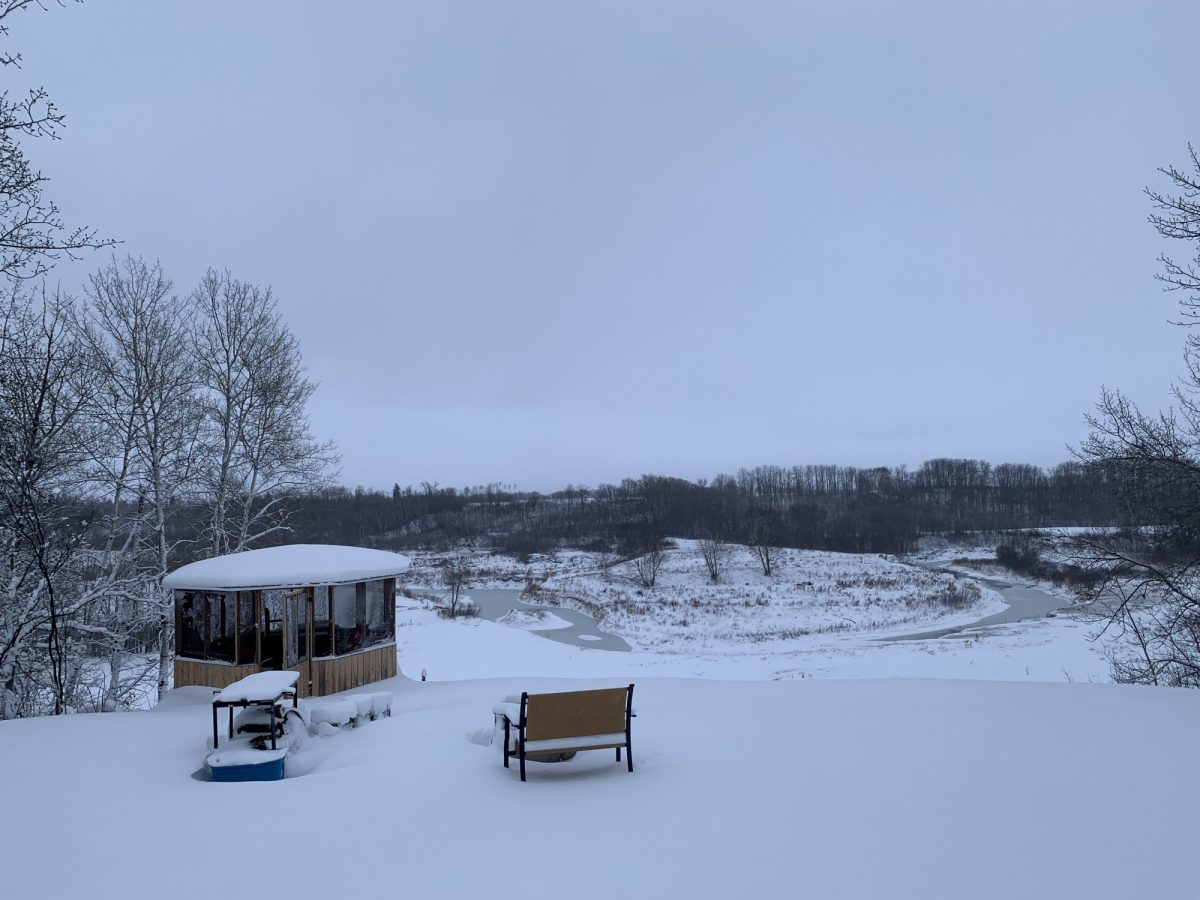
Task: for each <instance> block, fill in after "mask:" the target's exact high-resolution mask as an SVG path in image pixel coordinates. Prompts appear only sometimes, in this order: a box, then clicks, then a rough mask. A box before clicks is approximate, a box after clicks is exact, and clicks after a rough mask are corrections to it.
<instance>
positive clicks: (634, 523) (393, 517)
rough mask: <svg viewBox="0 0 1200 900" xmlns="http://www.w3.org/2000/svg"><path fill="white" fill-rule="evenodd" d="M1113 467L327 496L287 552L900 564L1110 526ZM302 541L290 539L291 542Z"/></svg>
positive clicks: (819, 469)
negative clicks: (771, 552)
mask: <svg viewBox="0 0 1200 900" xmlns="http://www.w3.org/2000/svg"><path fill="white" fill-rule="evenodd" d="M1110 473H1111V468H1110V467H1106V466H1103V465H1091V464H1085V463H1079V462H1065V463H1062V464H1060V465H1058V466H1055V467H1053V468H1051V469H1043V468H1040V467H1038V466H1032V465H1024V464H1003V465H991V464H989V463H987V462H983V461H981V460H974V459H933V460H929V461H927V462H925V463H923V464H922V465H921V466H920V467H919V468H917V469H915V470H912V471H910V470H908V469H907V468H905V467H899V468H855V467H848V466H834V465H808V466H794V467H791V468H785V467H780V466H759V467H756V468H752V469H742V470H740V471H738V472H737V473H736V474H735V475H719V476H717V477H716V478H714V479H712V480H711V481H707V480H704V481H687V480H685V479H681V478H671V477H665V476H659V475H644V476H642V477H641V478H629V479H625V480H623V481H622V482H621V483H620V484H615V485H614V484H602V485H600V486H598V487H594V488H591V487H582V486H576V485H568V486H567V487H566V488H564V489H563V490H561V491H555V492H552V493H549V494H540V493H537V492H528V491H518V490H516V489H515V488H513V487H511V486H503V485H498V484H494V485H486V486H480V487H468V488H463V489H461V490H459V489H455V488H444V487H440V486H438V485H436V484H429V483H425V484H423V485H421V487H419V488H412V487H403V488H402V487H400V486H399V485H395V486H394V487H393V488H392V490H391V491H390V492H386V491H372V490H364V489H362V488H359V489H357V490H354V491H351V490H347V489H345V488H328V489H326V490H323V491H320V492H319V493H316V494H313V495H311V496H309V497H308V498H306V499H305V500H304V501H303V503H302V504H301V508H300V509H299V510H298V512H297V515H296V517H295V519H294V521H293V525H294V527H295V529H296V531H295V534H294V535H293V539H304V540H311V541H319V542H332V543H355V544H373V545H378V546H385V547H392V548H396V549H403V548H433V549H437V548H448V547H451V546H455V545H459V544H463V543H481V542H483V543H487V544H489V545H491V546H494V547H496V548H497V549H500V550H502V551H508V552H512V553H515V554H518V555H522V554H528V553H533V552H544V551H547V550H551V549H554V548H555V547H558V546H573V547H583V548H592V549H597V550H604V551H613V552H618V553H624V554H627V555H633V554H635V553H638V552H643V551H644V550H645V549H647V548H649V547H652V546H654V545H655V542H656V541H658V540H661V539H662V538H664V537H667V536H673V537H693V538H716V539H718V540H722V541H736V542H740V543H745V544H749V545H751V546H752V547H770V546H782V547H798V548H807V549H823V550H840V551H846V552H876V553H903V552H907V551H909V550H911V549H913V547H914V546H915V544H916V542H917V540H918V539H919V538H920V537H921V536H922V535H925V534H932V533H951V534H953V533H964V532H968V531H1000V530H1007V529H1019V528H1032V527H1043V526H1054V525H1110V524H1117V523H1118V522H1119V521H1120V510H1119V508H1118V503H1117V485H1116V484H1115V483H1114V480H1113V478H1112V476H1111V474H1110ZM297 536H298V537H297Z"/></svg>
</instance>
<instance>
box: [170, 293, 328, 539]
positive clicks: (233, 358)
mask: <svg viewBox="0 0 1200 900" xmlns="http://www.w3.org/2000/svg"><path fill="white" fill-rule="evenodd" d="M192 300H193V303H194V305H195V307H196V309H197V314H198V317H199V322H198V327H197V336H196V357H197V362H198V365H199V377H200V381H201V386H202V404H203V416H204V431H203V443H204V453H205V459H204V462H203V466H202V467H201V470H200V483H201V484H202V486H203V489H204V492H205V496H204V499H203V507H204V509H205V518H206V523H205V527H204V535H203V541H202V543H203V544H204V545H205V546H206V548H207V550H208V551H209V552H210V553H212V554H214V555H217V554H221V553H230V552H236V551H239V550H244V549H246V548H248V547H250V546H253V545H254V544H256V543H260V542H262V541H264V540H267V539H270V538H272V537H275V536H277V535H279V534H280V533H282V532H286V531H287V530H288V528H289V526H288V517H289V515H290V514H291V512H292V511H293V508H294V506H293V502H294V499H295V498H296V496H297V495H300V494H304V493H308V492H311V491H313V490H316V489H318V488H320V487H323V486H325V485H326V484H328V483H329V478H330V475H331V469H332V467H333V466H335V465H336V463H337V460H338V457H337V453H336V451H335V449H334V447H333V445H332V444H318V443H317V442H316V441H315V440H314V438H313V436H312V433H311V431H310V429H309V423H308V412H307V409H306V407H307V403H308V400H309V398H310V397H311V396H312V394H313V391H314V390H315V389H316V385H315V384H313V383H312V382H311V381H309V380H308V378H307V376H306V374H305V371H304V366H303V363H302V361H301V358H300V346H299V342H298V341H297V340H296V338H295V336H294V335H293V334H292V333H291V331H289V330H288V327H287V325H285V324H284V322H283V320H282V318H281V317H280V315H279V311H278V307H277V304H276V301H275V298H274V296H273V295H272V293H271V290H270V288H262V287H259V286H258V285H254V284H250V283H248V282H245V281H240V280H238V279H236V278H234V277H233V276H232V275H231V274H230V273H229V272H228V271H225V272H217V271H215V270H211V269H210V270H209V271H208V272H207V273H206V274H205V275H204V278H203V279H202V280H201V282H200V285H199V287H198V288H197V289H196V290H195V292H194V293H193V294H192Z"/></svg>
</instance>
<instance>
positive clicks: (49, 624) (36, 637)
mask: <svg viewBox="0 0 1200 900" xmlns="http://www.w3.org/2000/svg"><path fill="white" fill-rule="evenodd" d="M71 306H72V304H71V301H70V300H69V299H68V298H65V297H62V296H59V295H53V296H47V295H46V294H45V293H43V294H42V295H41V296H40V298H39V297H36V296H34V295H33V294H29V293H25V292H23V291H22V290H21V289H20V288H19V287H17V286H14V287H13V289H12V294H11V296H10V297H9V300H8V302H7V303H6V305H5V309H4V313H3V328H2V330H0V503H2V507H0V551H2V552H3V561H4V568H5V572H4V579H3V584H4V588H3V595H2V596H0V718H8V717H11V716H15V715H22V714H29V713H37V712H41V708H40V706H41V702H42V698H44V697H48V698H49V700H50V707H51V709H50V711H52V712H54V713H56V714H58V713H62V712H65V711H67V709H69V708H70V706H71V699H72V694H73V689H74V685H75V684H76V682H77V676H78V674H79V669H78V666H76V665H75V664H74V663H75V657H74V655H73V654H72V653H71V650H70V646H69V644H70V641H71V632H70V629H69V624H70V622H71V621H72V620H73V618H74V616H75V615H76V614H77V613H78V611H79V609H80V608H81V606H82V605H84V604H85V603H86V602H87V601H86V598H85V599H84V600H83V601H80V600H79V599H78V598H77V597H76V596H75V588H76V585H77V582H78V567H79V563H80V555H79V548H80V545H81V543H82V541H83V539H84V535H85V533H86V531H87V515H86V513H84V512H83V511H82V510H81V509H80V508H79V506H78V504H74V503H72V502H71V500H70V499H69V498H70V497H72V495H73V494H75V493H76V492H77V489H78V487H79V485H80V483H81V481H82V470H83V464H84V462H85V459H86V449H85V448H86V447H87V446H88V444H89V440H90V438H91V435H90V434H89V433H88V421H87V414H86V410H87V406H88V402H89V400H90V395H91V392H92V390H93V383H92V379H91V377H90V375H91V373H90V371H89V366H88V359H87V354H86V352H85V348H84V347H82V346H81V345H80V343H79V342H78V341H77V340H76V339H75V337H74V335H73V333H72V329H71V319H72V310H71Z"/></svg>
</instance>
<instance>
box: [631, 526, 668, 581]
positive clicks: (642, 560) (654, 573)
mask: <svg viewBox="0 0 1200 900" xmlns="http://www.w3.org/2000/svg"><path fill="white" fill-rule="evenodd" d="M666 559H667V550H666V547H665V546H664V545H663V541H662V539H661V538H655V539H652V540H650V541H649V542H648V543H647V546H646V551H645V552H644V553H642V554H641V555H639V556H636V557H634V559H633V561H632V563H631V564H632V566H633V573H634V580H635V581H636V582H637V583H638V584H640V585H641V586H642V587H644V588H652V587H654V585H655V583H656V582H657V581H658V572H659V570H660V569H661V568H662V565H663V563H664V562H665V561H666Z"/></svg>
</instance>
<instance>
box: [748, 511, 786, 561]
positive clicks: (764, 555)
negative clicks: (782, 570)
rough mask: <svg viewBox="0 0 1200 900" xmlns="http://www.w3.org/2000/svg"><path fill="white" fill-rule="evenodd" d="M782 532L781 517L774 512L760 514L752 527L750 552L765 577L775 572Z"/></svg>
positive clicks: (761, 512) (752, 523)
mask: <svg viewBox="0 0 1200 900" xmlns="http://www.w3.org/2000/svg"><path fill="white" fill-rule="evenodd" d="M782 530H783V529H782V528H781V526H780V523H779V516H778V515H777V514H776V513H775V512H774V511H773V510H765V511H760V512H758V513H757V514H755V516H754V519H753V521H752V522H751V525H750V541H749V544H750V552H751V553H753V554H754V558H755V559H757V560H758V564H759V566H761V567H762V573H763V575H765V576H766V577H768V578H770V577H771V574H772V573H773V572H774V568H775V556H776V554H777V553H778V548H777V545H778V543H779V538H780V534H781V533H782Z"/></svg>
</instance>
